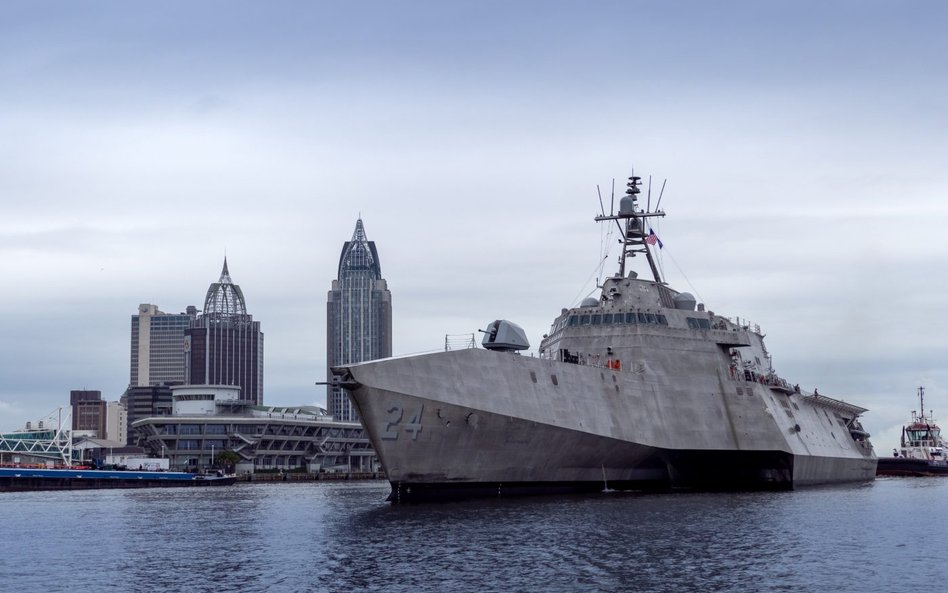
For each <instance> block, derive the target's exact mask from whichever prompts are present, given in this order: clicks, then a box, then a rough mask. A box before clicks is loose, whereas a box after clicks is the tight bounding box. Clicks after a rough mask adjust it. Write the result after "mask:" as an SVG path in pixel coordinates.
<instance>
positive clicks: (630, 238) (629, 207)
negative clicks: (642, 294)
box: [595, 172, 665, 284]
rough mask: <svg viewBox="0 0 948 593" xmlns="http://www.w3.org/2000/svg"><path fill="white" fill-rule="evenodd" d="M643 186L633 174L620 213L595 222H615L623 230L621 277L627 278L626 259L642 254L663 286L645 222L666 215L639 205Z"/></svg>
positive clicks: (620, 263) (620, 261)
mask: <svg viewBox="0 0 948 593" xmlns="http://www.w3.org/2000/svg"><path fill="white" fill-rule="evenodd" d="M641 185H642V178H641V177H639V176H637V175H635V173H634V172H633V174H632V175H631V176H630V177H629V181H628V183H626V190H625V196H624V197H623V198H622V199H621V200H619V212H618V213H616V212H613V211H612V210H610V212H609V216H605V215H602V216H597V217H596V218H595V220H596V221H597V222H601V221H604V220H614V221H616V224H618V225H619V227H620V229H621V230H622V239H621V240H620V242H621V243H622V254H621V255H620V256H619V276H621V277H624V276H625V264H626V259H627V258H628V257H635V254H636V253H642V254H644V255H645V259H646V260H647V261H648V265H649V268H651V270H652V276H653V277H654V278H655V282H658V283H660V284H662V283H664V281H663V280H662V276H661V274H660V273H659V271H658V266H656V265H655V258H654V256H653V255H652V250H651V246H650V245H649V242H648V241H647V240H646V239H647V238H648V235H649V233H650V232H651V231H650V230H649V231H646V225H645V220H646V219H648V218H654V217H662V216H665V213H664V212H662V211H661V210H658V209H656V210H655V211H649V210H642V208H641V206H639V203H638V195H639V194H640V193H641V192H642V190H641V189H640V186H641ZM664 190H665V184H664V183H663V184H662V192H663V193H664ZM649 202H651V199H649ZM659 202H661V195H659ZM649 206H651V204H649ZM656 208H657V204H656ZM619 221H625V224H624V228H623V224H622V223H620V222H619Z"/></svg>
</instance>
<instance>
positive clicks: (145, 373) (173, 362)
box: [129, 303, 197, 387]
mask: <svg viewBox="0 0 948 593" xmlns="http://www.w3.org/2000/svg"><path fill="white" fill-rule="evenodd" d="M195 315H197V309H196V308H194V307H193V306H191V307H188V308H187V312H186V313H164V312H162V311H160V310H158V307H157V306H156V305H149V304H147V303H146V304H141V305H139V306H138V315H132V349H131V374H130V380H129V386H131V387H139V386H148V385H161V384H162V383H168V382H175V383H181V382H183V381H184V376H185V366H184V363H185V355H184V342H185V340H184V337H185V332H186V331H187V329H188V328H189V327H190V326H191V321H192V320H193V319H194V317H195Z"/></svg>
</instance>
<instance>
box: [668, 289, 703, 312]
mask: <svg viewBox="0 0 948 593" xmlns="http://www.w3.org/2000/svg"><path fill="white" fill-rule="evenodd" d="M674 301H675V308H676V309H682V310H684V311H694V310H695V304H696V303H697V302H698V301H697V300H696V299H695V297H694V295H693V294H691V293H690V292H679V293H678V294H676V295H675V298H674Z"/></svg>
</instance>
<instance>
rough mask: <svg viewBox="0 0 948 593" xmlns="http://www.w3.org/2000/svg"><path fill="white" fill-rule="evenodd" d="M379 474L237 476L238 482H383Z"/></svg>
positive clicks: (296, 473) (331, 473)
mask: <svg viewBox="0 0 948 593" xmlns="http://www.w3.org/2000/svg"><path fill="white" fill-rule="evenodd" d="M384 479H385V474H384V473H381V472H353V473H348V472H322V473H309V472H289V473H284V474H270V473H256V474H242V475H239V476H237V481H238V482H321V481H327V482H328V481H332V482H338V481H344V480H384Z"/></svg>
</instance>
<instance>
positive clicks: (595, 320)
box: [592, 314, 602, 325]
mask: <svg viewBox="0 0 948 593" xmlns="http://www.w3.org/2000/svg"><path fill="white" fill-rule="evenodd" d="M600 323H602V315H599V314H596V315H593V316H592V324H593V325H599V324H600Z"/></svg>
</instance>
